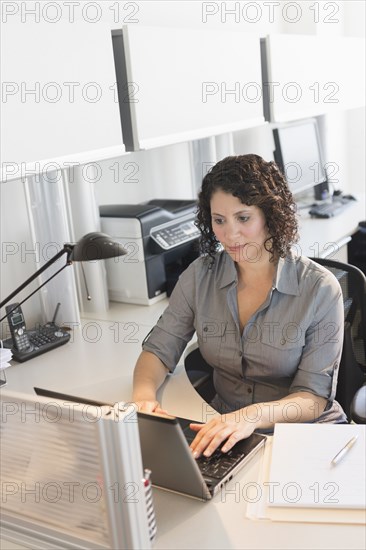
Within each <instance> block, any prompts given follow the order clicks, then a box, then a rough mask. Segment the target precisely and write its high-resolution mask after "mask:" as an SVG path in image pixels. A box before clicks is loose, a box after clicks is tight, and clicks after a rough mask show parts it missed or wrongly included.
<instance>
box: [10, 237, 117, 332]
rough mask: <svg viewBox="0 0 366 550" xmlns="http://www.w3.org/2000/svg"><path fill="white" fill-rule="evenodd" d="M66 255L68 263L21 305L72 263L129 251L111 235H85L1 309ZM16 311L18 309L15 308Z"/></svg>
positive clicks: (33, 277)
mask: <svg viewBox="0 0 366 550" xmlns="http://www.w3.org/2000/svg"><path fill="white" fill-rule="evenodd" d="M64 254H66V263H65V265H64V266H62V267H61V269H59V270H58V271H56V273H54V274H53V275H52V276H51V277H50V278H49V279H47V281H45V282H44V283H42V284H41V285H40V286H39V287H38V288H36V290H34V291H33V292H32V293H31V294H29V296H27V297H26V298H24V300H22V301H21V302H19V305H21V304H23V303H24V302H25V301H26V300H28V299H29V298H30V297H31V296H33V294H35V293H36V292H38V290H40V289H41V288H42V287H43V286H44V285H45V284H47V283H48V282H49V281H50V280H51V279H53V278H54V277H56V275H58V273H60V272H61V271H62V270H63V269H65V267H67V266H68V265H71V264H72V262H84V261H85V262H87V261H91V260H106V259H107V258H114V257H116V256H123V255H125V254H127V251H126V250H125V249H124V248H123V246H122V245H120V244H119V243H117V242H115V241H113V240H112V238H111V237H110V236H109V235H106V234H105V233H99V232H93V233H88V234H87V235H84V237H82V238H81V239H80V240H79V241H78V242H77V243H76V244H69V243H67V244H65V245H64V247H63V248H62V249H61V250H60V251H59V252H58V253H57V254H55V256H53V257H52V258H51V259H50V260H49V261H48V262H47V263H45V264H44V265H43V266H42V267H41V268H40V269H38V271H36V272H35V273H34V274H33V275H31V277H29V279H27V280H26V281H25V282H24V283H23V284H21V285H20V286H19V287H18V288H16V289H15V290H14V292H12V293H11V294H9V296H8V297H7V298H5V300H3V301H2V302H1V303H0V308H2V307H3V306H5V304H7V303H8V302H10V300H11V299H12V298H14V296H16V295H17V294H18V293H19V292H21V291H22V290H23V289H24V288H26V287H27V286H28V285H29V284H30V283H31V282H32V281H34V279H36V278H37V277H38V275H40V274H41V273H43V272H44V271H46V269H48V268H49V267H50V266H51V265H53V264H54V263H55V262H56V261H57V260H58V259H59V258H61V257H62V256H63V255H64ZM14 309H16V308H14ZM10 314H11V311H9V312H8V313H6V315H4V317H2V318H1V319H0V322H1V321H3V320H4V319H5V318H6V317H8V315H10Z"/></svg>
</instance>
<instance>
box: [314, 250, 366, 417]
mask: <svg viewBox="0 0 366 550" xmlns="http://www.w3.org/2000/svg"><path fill="white" fill-rule="evenodd" d="M312 259H313V260H314V261H315V262H317V263H318V264H320V265H323V266H324V267H326V268H327V269H329V271H331V272H332V273H333V275H334V276H335V277H336V278H337V279H338V282H339V284H340V285H341V288H342V293H343V304H344V341H343V350H342V357H341V362H340V365H339V373H338V385H337V392H336V400H337V401H338V403H340V405H341V406H342V407H343V410H344V412H345V413H346V415H347V418H348V421H351V420H354V421H355V422H360V420H361V418H362V415H361V414H357V412H356V411H361V410H362V406H361V399H362V397H361V396H362V395H365V393H363V394H362V393H360V394H359V396H358V399H357V408H356V409H355V405H356V402H354V404H353V408H352V403H353V400H354V399H355V396H356V393H357V392H358V390H360V388H361V387H362V386H363V384H364V383H365V382H366V277H365V275H364V274H363V273H362V271H361V270H360V269H359V268H358V267H356V266H354V265H350V264H345V263H342V262H338V261H335V260H329V259H327V258H312ZM353 413H354V414H353Z"/></svg>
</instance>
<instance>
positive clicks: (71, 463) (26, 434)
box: [0, 393, 150, 548]
mask: <svg viewBox="0 0 366 550" xmlns="http://www.w3.org/2000/svg"><path fill="white" fill-rule="evenodd" d="M1 412H2V418H1V420H2V421H1V428H0V430H1V486H2V514H3V520H4V521H5V522H9V521H11V522H12V523H13V525H16V524H18V525H19V526H22V527H24V525H28V526H30V529H31V531H32V532H33V535H34V532H36V533H37V532H38V533H39V535H40V536H41V537H42V533H44V532H48V533H51V534H52V536H53V537H56V538H57V540H58V541H65V545H64V547H66V546H67V547H70V548H74V546H73V544H76V542H77V541H78V543H79V544H80V542H81V540H82V541H84V542H85V541H89V543H87V545H86V547H90V548H91V547H93V548H111V547H116V548H130V547H131V548H137V547H143V548H149V547H150V542H149V538H148V531H147V518H146V505H145V502H144V499H141V498H140V496H141V494H143V489H142V462H141V455H140V449H139V439H138V435H137V430H138V428H137V422H136V419H135V422H132V420H133V419H132V415H131V411H130V412H129V416H127V417H126V416H125V417H124V416H123V414H122V416H121V418H120V419H118V417H117V416H115V415H114V414H113V413H112V414H111V415H109V416H108V415H106V411H104V412H103V409H101V408H99V407H94V406H90V405H77V404H76V403H72V402H69V403H67V402H64V403H63V402H62V401H59V400H51V399H47V398H32V397H31V396H25V395H22V394H16V393H14V394H11V393H8V394H3V395H2V403H1ZM126 419H127V421H126ZM132 458H133V460H131V459H132ZM126 482H127V483H126ZM133 496H135V499H133ZM137 524H139V528H138V530H137V529H136V525H137ZM66 541H67V544H66ZM139 544H141V546H139ZM79 547H80V546H78V548H79ZM82 547H84V545H83V546H82Z"/></svg>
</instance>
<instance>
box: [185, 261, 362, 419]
mask: <svg viewBox="0 0 366 550" xmlns="http://www.w3.org/2000/svg"><path fill="white" fill-rule="evenodd" d="M313 260H314V261H315V262H317V263H319V264H320V265H323V266H324V267H326V268H327V269H329V271H331V272H332V273H333V274H334V275H335V277H336V278H337V279H338V281H339V283H340V285H341V288H342V292H343V302H344V342H343V350H342V357H341V363H340V366H339V373H338V386H337V392H336V400H337V401H338V402H339V403H340V405H341V406H342V407H343V410H344V411H345V413H346V415H347V418H348V421H351V420H353V421H354V422H356V423H366V418H365V417H366V412H365V408H366V385H365V386H364V385H363V384H366V277H365V275H364V274H363V273H362V271H361V270H360V269H358V268H357V267H355V266H352V265H349V264H344V263H341V262H337V261H334V260H328V259H323V258H313ZM184 365H185V368H186V372H187V375H188V378H189V379H190V381H191V383H192V385H193V387H194V388H195V390H196V391H197V392H198V393H199V394H200V395H201V397H202V398H203V399H204V400H205V401H207V402H210V401H211V400H212V399H213V397H214V395H215V389H214V386H213V380H212V374H213V369H212V367H211V366H210V365H209V364H208V363H206V361H205V360H204V359H203V357H202V355H201V353H200V350H199V348H198V347H197V344H194V345H193V346H190V347H189V348H188V349H187V351H186V353H185V360H184Z"/></svg>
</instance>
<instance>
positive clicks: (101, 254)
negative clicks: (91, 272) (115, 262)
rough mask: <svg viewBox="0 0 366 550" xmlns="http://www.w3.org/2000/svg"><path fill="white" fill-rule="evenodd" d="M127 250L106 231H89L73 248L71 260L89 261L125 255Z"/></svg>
mask: <svg viewBox="0 0 366 550" xmlns="http://www.w3.org/2000/svg"><path fill="white" fill-rule="evenodd" d="M125 254H127V251H126V250H125V249H124V248H123V246H122V245H121V244H119V243H117V242H115V241H113V240H112V238H111V237H110V236H109V235H107V234H106V233H99V232H93V233H87V234H86V235H84V237H82V238H81V239H80V240H79V241H78V242H77V243H76V244H75V245H74V246H73V249H72V252H71V254H70V255H69V258H68V259H69V260H70V261H72V262H88V261H91V260H106V259H107V258H114V257H116V256H124V255H125Z"/></svg>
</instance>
